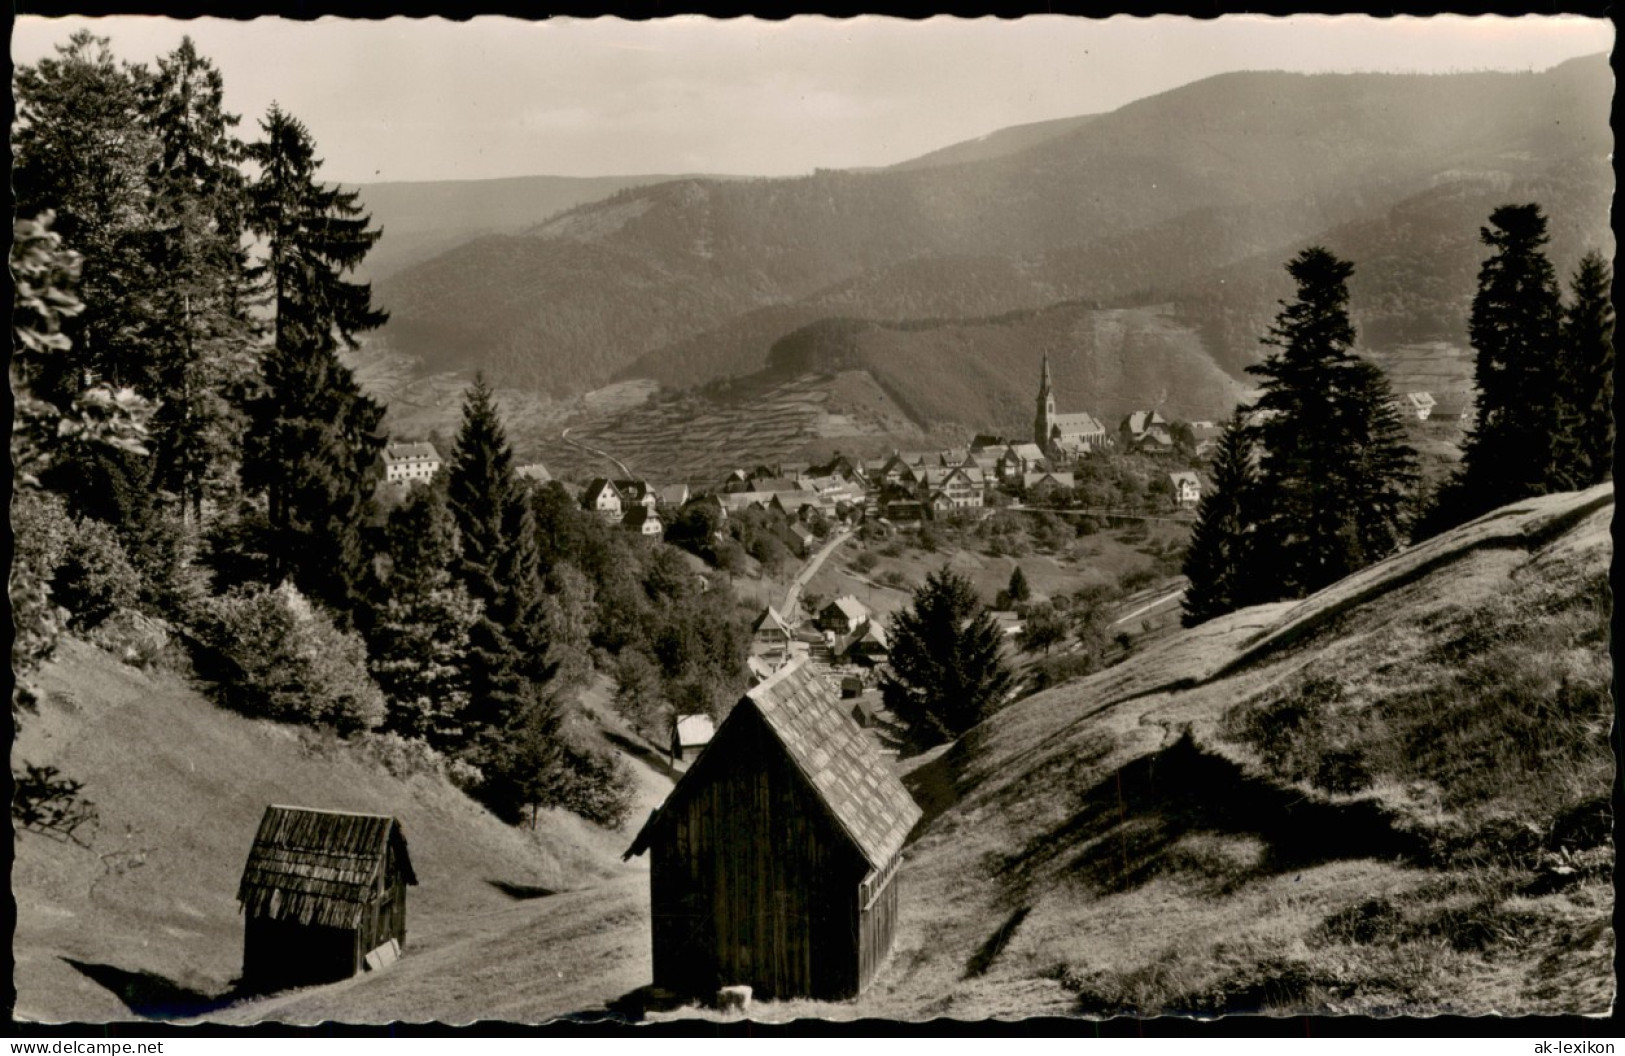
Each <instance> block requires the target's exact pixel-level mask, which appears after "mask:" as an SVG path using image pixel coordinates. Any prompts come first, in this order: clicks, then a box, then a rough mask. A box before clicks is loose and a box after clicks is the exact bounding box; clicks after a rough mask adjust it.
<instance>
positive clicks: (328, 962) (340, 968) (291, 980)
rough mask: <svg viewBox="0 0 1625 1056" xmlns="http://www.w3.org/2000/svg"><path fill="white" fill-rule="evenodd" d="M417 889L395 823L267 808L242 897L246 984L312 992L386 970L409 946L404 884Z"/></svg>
mask: <svg viewBox="0 0 1625 1056" xmlns="http://www.w3.org/2000/svg"><path fill="white" fill-rule="evenodd" d="M417 882H418V880H417V876H416V874H414V873H413V872H412V859H411V856H410V855H408V854H407V851H406V837H405V836H403V835H402V834H401V826H400V823H399V822H397V821H396V820H395V819H394V818H391V817H387V816H385V815H382V814H349V813H344V812H340V811H334V810H312V809H310V808H307V807H282V806H271V807H267V808H265V816H264V817H263V818H261V819H260V828H259V832H258V834H257V835H255V837H254V847H253V849H252V850H250V851H249V852H248V865H247V866H245V867H244V869H243V880H242V884H241V885H240V886H239V887H238V889H237V901H238V902H240V903H241V904H242V908H243V913H244V914H245V917H246V919H245V921H244V927H243V983H244V985H245V986H248V987H250V988H253V989H261V990H264V989H280V988H283V987H289V986H305V985H308V984H311V983H323V982H331V981H333V980H335V979H345V978H348V977H350V976H352V975H354V974H356V973H357V972H359V971H361V970H362V968H364V967H379V966H381V965H383V964H387V963H389V962H390V961H392V960H393V959H394V958H395V957H396V956H398V955H399V953H400V950H401V947H403V946H405V945H406V885H408V884H416V883H417Z"/></svg>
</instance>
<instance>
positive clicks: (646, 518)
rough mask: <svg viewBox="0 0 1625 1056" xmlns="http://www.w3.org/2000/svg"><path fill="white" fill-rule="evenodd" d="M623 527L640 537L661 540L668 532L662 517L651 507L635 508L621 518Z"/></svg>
mask: <svg viewBox="0 0 1625 1056" xmlns="http://www.w3.org/2000/svg"><path fill="white" fill-rule="evenodd" d="M621 527H622V528H625V529H626V530H627V531H631V532H636V533H637V534H639V535H646V536H652V537H654V538H659V537H660V536H662V535H664V534H665V532H666V526H665V525H664V524H662V523H661V521H660V515H659V514H658V513H656V512H655V511H654V509H653V508H652V507H649V506H633V507H632V508H631V509H629V510H627V511H626V514H625V516H623V517H622V518H621Z"/></svg>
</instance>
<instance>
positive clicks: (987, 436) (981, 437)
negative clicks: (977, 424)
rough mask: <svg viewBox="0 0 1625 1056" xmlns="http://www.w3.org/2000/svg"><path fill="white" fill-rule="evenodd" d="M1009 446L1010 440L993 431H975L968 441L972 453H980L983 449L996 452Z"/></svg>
mask: <svg viewBox="0 0 1625 1056" xmlns="http://www.w3.org/2000/svg"><path fill="white" fill-rule="evenodd" d="M1009 446H1010V441H1009V440H1008V439H1006V438H1005V437H1002V436H999V435H997V434H995V433H977V434H976V436H975V437H974V438H973V439H972V440H971V442H970V450H971V454H973V455H974V454H981V453H982V452H984V451H991V452H993V453H994V454H998V453H999V452H1000V451H1002V450H1004V449H1005V448H1007V447H1009Z"/></svg>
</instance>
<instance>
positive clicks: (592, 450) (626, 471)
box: [559, 426, 634, 480]
mask: <svg viewBox="0 0 1625 1056" xmlns="http://www.w3.org/2000/svg"><path fill="white" fill-rule="evenodd" d="M571 428H574V427H573V426H567V427H565V428H564V429H562V430H560V431H559V439H560V440H563V441H564V442H565V443H567V444H569V445H570V446H571V447H577V448H580V449H581V450H583V451H585V452H587V453H588V454H591V455H597V456H598V457H599V458H604V459H608V460H609V461H611V462H613V463H615V465H616V468H618V469H619V470H620V471H621V477H622V479H624V480H632V479H634V477H633V475H632V470H631V469H630V468H629V467H628V466H627V464H626V463H625V462H622V461H621V460H620V459H618V458H616V457H615V456H614V455H612V454H610V453H609V452H608V451H604V450H601V449H599V448H596V447H588V446H587V445H586V444H584V443H582V442H581V441H580V440H571V439H570V429H571Z"/></svg>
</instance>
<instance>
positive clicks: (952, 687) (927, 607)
mask: <svg viewBox="0 0 1625 1056" xmlns="http://www.w3.org/2000/svg"><path fill="white" fill-rule="evenodd" d="M1002 637H1003V636H1002V635H1001V634H1000V632H999V628H998V625H997V624H996V623H994V622H993V618H992V616H990V615H989V614H988V613H987V611H986V610H985V609H983V607H982V603H981V601H980V600H978V599H977V596H976V590H975V588H974V587H972V586H971V583H970V581H969V580H968V579H966V578H965V577H964V576H961V575H958V574H957V573H955V572H953V571H952V570H951V569H949V568H948V567H947V566H943V567H942V568H941V569H939V570H937V571H936V572H932V573H930V574H929V575H928V576H926V580H925V583H924V584H922V585H921V586H920V588H919V589H918V590H916V591H915V592H914V601H913V603H912V604H911V605H910V606H909V607H908V608H907V609H905V610H903V611H902V612H899V613H898V614H897V615H896V616H894V617H893V618H892V624H891V639H892V641H891V669H890V671H889V672H888V673H887V674H886V675H885V676H884V677H883V678H882V680H881V684H880V689H881V695H882V696H883V697H884V699H885V701H886V706H887V707H888V708H890V709H892V711H894V712H896V713H897V714H898V715H899V716H900V717H902V718H903V719H904V720H905V721H906V722H908V723H909V724H910V726H911V728H912V731H913V733H912V735H913V737H914V739H915V740H916V741H918V742H919V743H921V744H925V745H929V744H935V743H938V742H940V741H943V740H947V739H949V738H953V737H957V736H959V735H960V734H962V733H964V732H965V731H966V730H968V729H970V728H971V727H972V726H974V725H976V724H977V723H978V722H981V721H982V719H984V718H986V717H987V716H988V715H989V714H991V713H992V711H993V710H994V709H995V708H996V707H997V706H998V705H999V704H1000V703H1001V702H1002V701H1003V700H1004V698H1005V696H1006V694H1008V693H1009V691H1010V688H1011V686H1012V685H1013V684H1014V675H1012V673H1011V671H1010V668H1009V666H1008V665H1007V664H1006V663H1005V661H1004V657H1003V655H1002V653H1001V651H1000V650H1001V642H1002Z"/></svg>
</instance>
